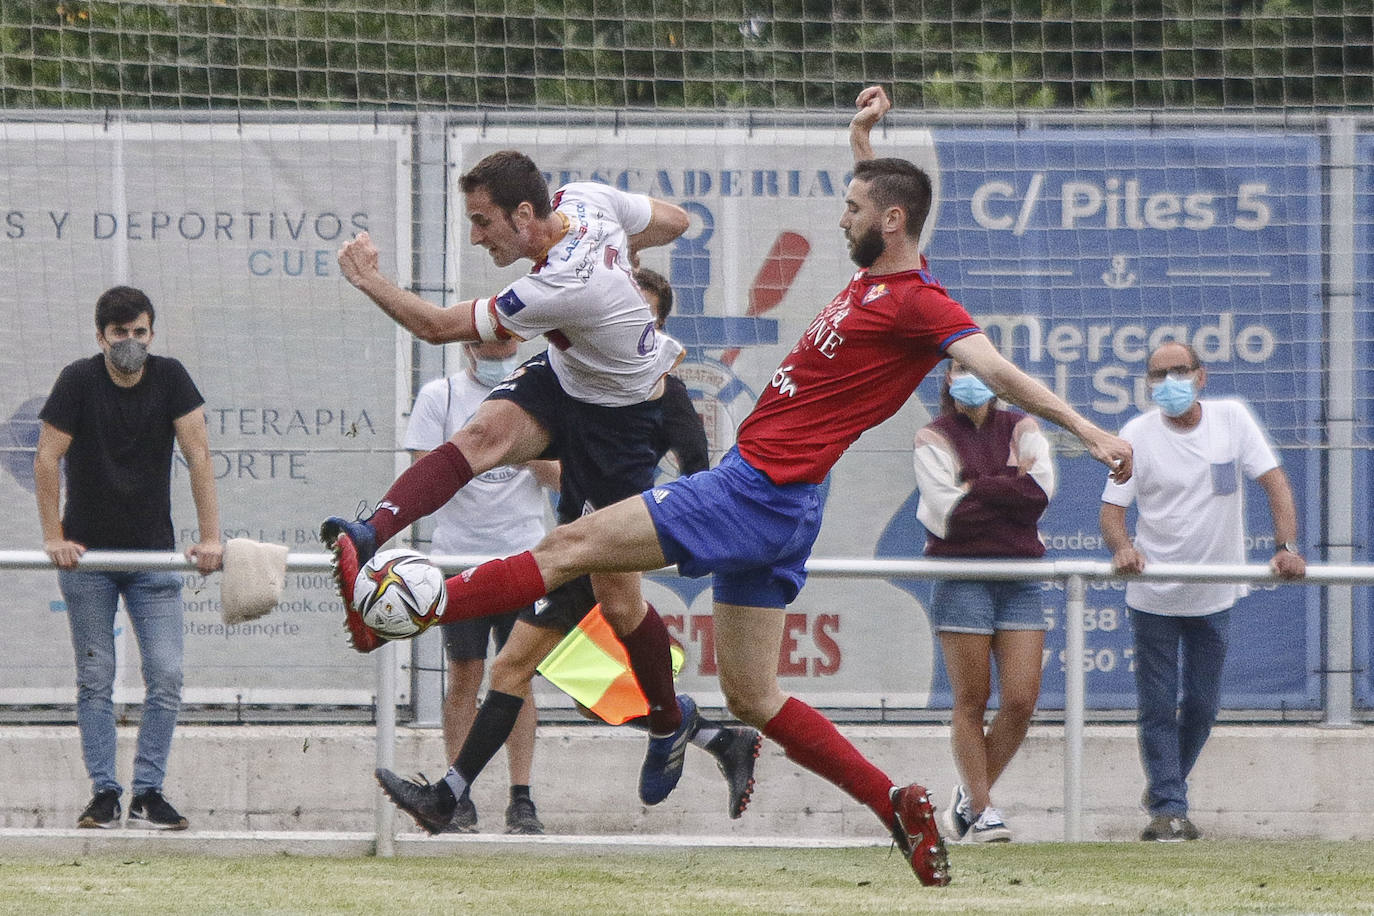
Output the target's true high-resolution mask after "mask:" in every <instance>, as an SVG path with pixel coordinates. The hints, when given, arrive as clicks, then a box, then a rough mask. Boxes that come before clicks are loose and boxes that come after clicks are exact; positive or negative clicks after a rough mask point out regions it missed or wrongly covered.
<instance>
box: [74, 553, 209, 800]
mask: <svg viewBox="0 0 1374 916" xmlns="http://www.w3.org/2000/svg"><path fill="white" fill-rule="evenodd" d="M57 583H58V587H59V588H60V589H61V590H62V597H63V598H64V599H65V600H66V602H67V621H68V623H69V624H70V625H71V628H72V649H73V650H74V651H75V653H76V725H77V728H78V729H79V730H80V731H81V755H82V757H83V758H84V759H85V761H86V772H87V774H89V775H90V777H91V786H92V790H93V791H95V792H99V791H101V790H102V789H116V790H119V791H120V792H122V791H123V788H122V787H121V786H120V784H119V780H118V779H116V778H115V735H116V732H115V714H114V703H113V701H112V695H113V691H114V677H115V639H114V621H115V611H116V610H117V609H118V607H119V596H120V595H123V596H124V609H125V611H126V612H127V613H128V615H129V621H130V622H131V623H132V624H133V628H134V635H135V636H137V637H138V650H139V656H140V662H141V664H140V667H141V669H142V671H143V685H144V687H145V688H146V693H145V696H144V700H143V715H142V717H141V719H140V721H139V725H138V749H137V752H136V754H135V756H134V786H133V789H134V794H135V795H137V794H138V793H139V792H144V791H146V790H148V789H157V790H159V791H160V790H161V789H162V782H163V778H164V777H165V776H166V774H167V755H168V753H169V752H170V751H171V747H172V732H173V731H174V730H175V729H176V724H177V712H178V710H179V709H180V708H181V656H182V604H181V577H180V576H178V575H177V574H175V573H169V572H82V571H81V570H62V569H59V570H58V571H57Z"/></svg>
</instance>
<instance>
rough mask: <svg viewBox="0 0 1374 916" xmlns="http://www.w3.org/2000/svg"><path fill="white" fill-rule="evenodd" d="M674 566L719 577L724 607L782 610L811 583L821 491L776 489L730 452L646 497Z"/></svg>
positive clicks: (812, 487) (795, 486)
mask: <svg viewBox="0 0 1374 916" xmlns="http://www.w3.org/2000/svg"><path fill="white" fill-rule="evenodd" d="M643 498H644V503H645V505H646V506H648V508H649V515H650V516H651V517H652V518H653V520H654V528H655V529H656V530H657V532H658V542H659V545H660V546H661V547H662V548H663V555H664V556H665V557H667V559H668V562H669V563H673V564H676V565H677V567H678V570H679V571H680V572H681V573H682V574H683V575H684V576H694V577H695V576H704V575H706V574H708V573H714V574H715V598H716V600H717V601H719V602H721V603H723V604H738V605H742V606H745V607H775V608H783V607H787V605H789V604H791V603H792V601H793V599H795V598H796V597H797V593H798V592H799V591H801V587H802V585H803V584H804V583H805V582H806V559H807V557H809V556H810V555H811V546H812V545H813V544H814V543H815V542H816V536H817V535H818V534H819V533H820V530H821V509H822V505H821V496H820V487H818V486H817V485H816V484H812V483H794V484H786V485H784V486H778V485H777V484H775V483H773V482H772V481H771V480H769V479H768V476H767V475H766V474H764V473H763V472H762V471H759V470H757V469H755V468H754V467H753V466H751V465H750V464H749V463H748V462H747V461H745V460H744V459H743V458H742V457H740V454H739V452H738V451H737V450H736V449H734V448H732V449H730V451H728V452H727V453H726V454H725V457H724V458H722V459H721V460H720V464H718V465H716V466H715V467H714V468H712V469H710V470H709V471H702V472H701V473H699V474H693V475H692V476H691V477H680V478H678V479H677V480H674V481H671V482H669V483H665V484H663V485H661V486H657V487H654V488H653V489H652V490H649V491H647V492H646V493H644V494H643Z"/></svg>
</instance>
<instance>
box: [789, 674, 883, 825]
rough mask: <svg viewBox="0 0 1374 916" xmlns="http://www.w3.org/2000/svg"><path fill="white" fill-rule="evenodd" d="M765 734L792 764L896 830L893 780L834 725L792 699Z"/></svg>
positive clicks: (795, 699)
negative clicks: (834, 787)
mask: <svg viewBox="0 0 1374 916" xmlns="http://www.w3.org/2000/svg"><path fill="white" fill-rule="evenodd" d="M763 733H764V734H765V735H767V736H768V737H769V738H771V739H772V740H774V741H776V742H777V743H778V744H780V745H782V749H783V751H785V752H786V753H787V757H788V759H789V760H792V761H794V762H795V763H798V764H800V765H801V766H804V767H806V768H807V769H808V770H810V771H811V772H813V773H815V774H817V775H818V776H824V777H825V778H826V779H828V780H830V781H831V782H833V783H834V784H835V785H837V786H839V787H840V788H841V789H843V790H844V791H845V792H847V793H849V794H850V795H851V796H853V797H854V798H856V799H858V800H859V801H861V802H863V803H864V804H865V805H867V806H868V807H870V808H872V809H873V813H874V814H876V815H878V819H879V820H881V821H882V822H883V823H884V824H885V825H887V827H888V828H889V829H891V827H892V821H893V816H892V800H891V798H889V793H890V792H891V790H892V780H890V779H888V778H887V774H885V773H884V772H883V771H882V770H880V769H878V768H877V767H875V766H874V765H873V764H872V763H870V762H869V760H868V758H867V757H865V756H864V755H863V754H860V753H859V749H858V748H856V747H855V746H854V745H852V744H850V743H849V739H848V738H846V737H845V736H844V735H841V734H840V732H839V729H837V728H835V725H834V723H833V722H831V721H830V720H829V719H827V718H826V717H825V716H823V715H821V714H820V713H819V712H817V711H816V710H814V709H812V708H811V707H810V706H807V705H806V704H805V703H803V702H802V701H801V700H798V699H797V698H796V697H788V698H787V702H786V703H784V704H782V709H780V710H778V714H777V715H776V716H774V717H773V718H771V719H769V720H768V724H767V725H765V726H764V727H763Z"/></svg>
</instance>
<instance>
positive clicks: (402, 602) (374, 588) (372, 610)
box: [353, 548, 448, 639]
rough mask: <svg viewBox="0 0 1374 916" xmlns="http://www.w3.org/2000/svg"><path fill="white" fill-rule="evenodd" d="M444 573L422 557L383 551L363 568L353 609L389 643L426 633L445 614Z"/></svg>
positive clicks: (446, 594) (354, 596)
mask: <svg viewBox="0 0 1374 916" xmlns="http://www.w3.org/2000/svg"><path fill="white" fill-rule="evenodd" d="M447 605H448V589H447V588H445V586H444V572H443V570H441V569H440V568H439V567H437V566H435V565H434V564H433V563H431V562H430V561H429V557H426V556H425V555H424V554H422V553H417V552H415V551H414V550H406V549H404V548H397V549H394V550H383V551H380V552H379V553H377V554H376V555H375V556H373V557H372V559H370V560H368V561H367V562H366V563H364V564H363V568H362V569H360V570H358V578H357V579H356V580H355V581H354V583H353V606H354V607H355V608H357V609H358V613H359V614H361V615H362V618H363V622H364V623H366V624H367V625H368V626H369V627H371V628H372V629H373V630H375V631H376V632H377V633H378V635H381V636H384V637H386V638H387V639H407V638H409V637H411V636H415V635H416V634H418V633H423V632H424V631H425V630H426V629H428V628H429V627H430V625H431V624H433V623H434V622H435V621H436V620H438V619H439V618H440V617H441V616H442V615H443V613H444V608H445V607H446V606H447Z"/></svg>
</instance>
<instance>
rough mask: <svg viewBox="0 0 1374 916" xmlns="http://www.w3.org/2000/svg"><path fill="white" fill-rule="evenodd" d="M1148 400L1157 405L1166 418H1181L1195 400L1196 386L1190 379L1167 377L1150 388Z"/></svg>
mask: <svg viewBox="0 0 1374 916" xmlns="http://www.w3.org/2000/svg"><path fill="white" fill-rule="evenodd" d="M1150 400H1152V401H1154V402H1155V403H1156V404H1158V405H1159V409H1160V410H1162V411H1164V416H1166V417H1181V416H1183V414H1185V413H1187V412H1188V408H1189V407H1192V406H1193V402H1194V401H1196V400H1197V385H1196V384H1195V383H1194V382H1193V380H1192V379H1187V380H1184V379H1178V378H1174V377H1173V376H1169V377H1167V378H1165V379H1164V381H1162V382H1157V383H1155V384H1154V385H1151V386H1150Z"/></svg>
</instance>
